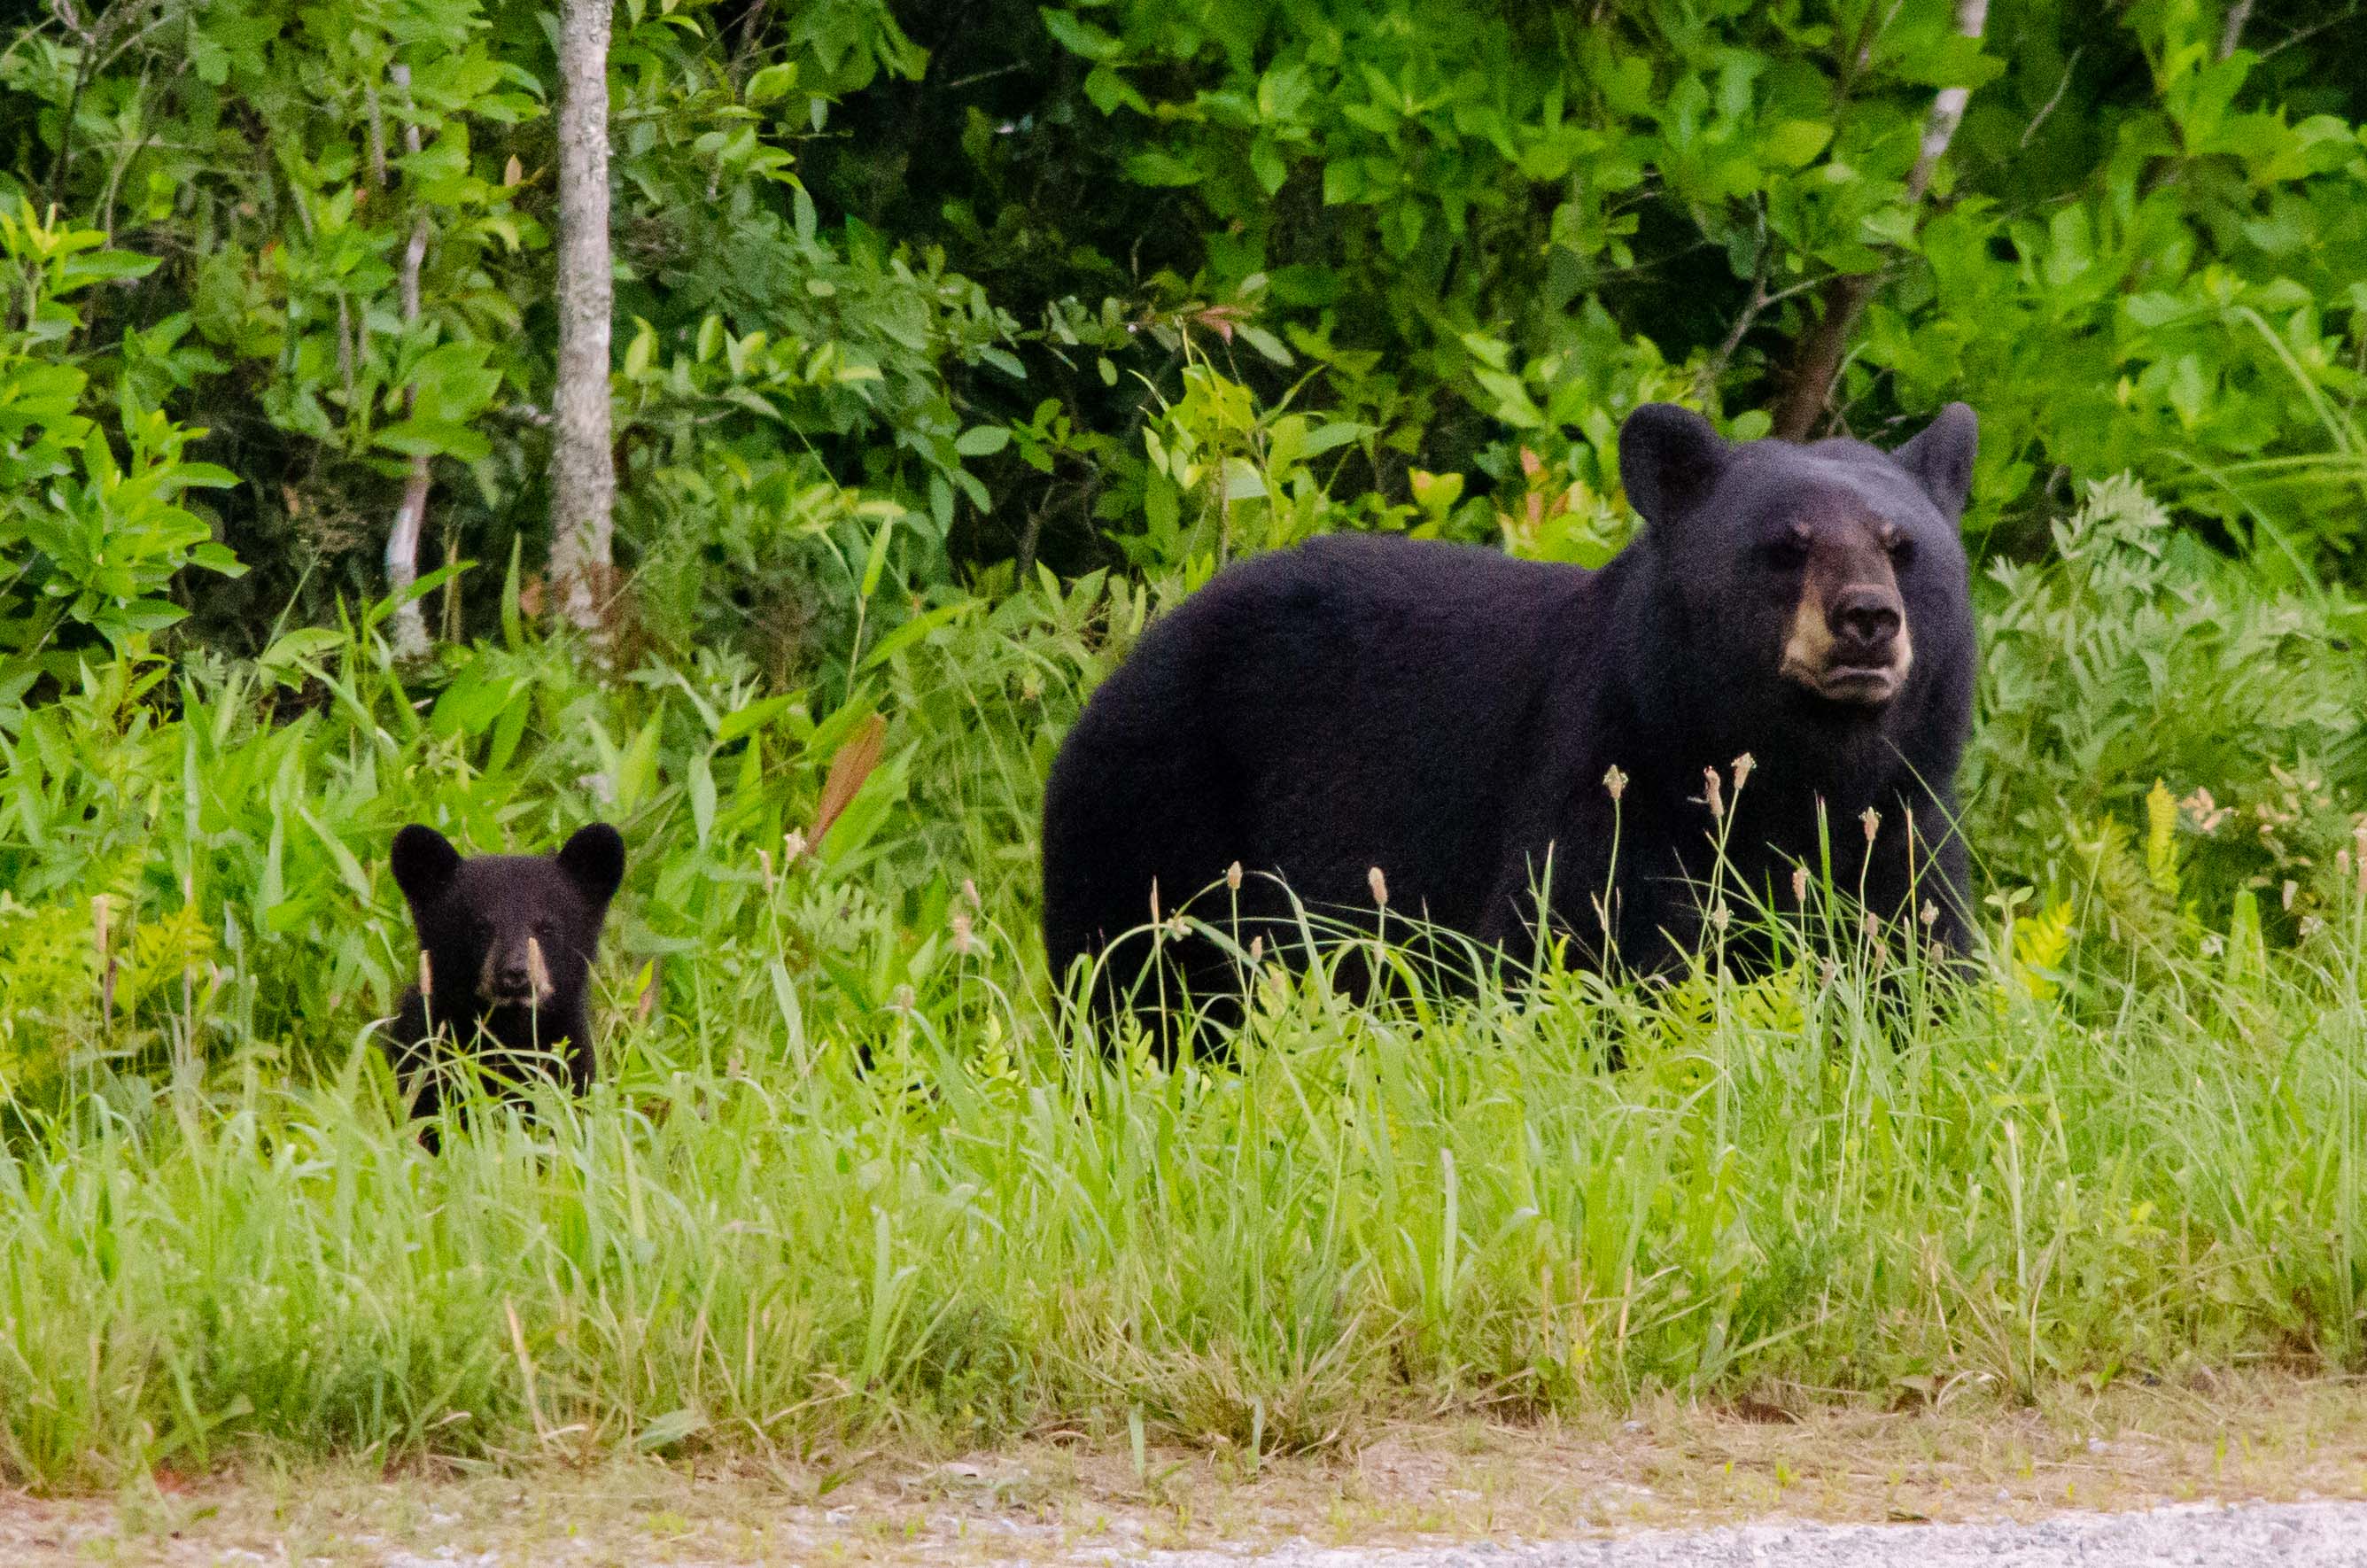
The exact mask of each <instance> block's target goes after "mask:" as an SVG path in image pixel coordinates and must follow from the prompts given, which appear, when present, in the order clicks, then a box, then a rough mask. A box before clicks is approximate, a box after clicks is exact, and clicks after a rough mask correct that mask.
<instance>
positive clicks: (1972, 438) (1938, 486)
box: [1890, 403, 1981, 522]
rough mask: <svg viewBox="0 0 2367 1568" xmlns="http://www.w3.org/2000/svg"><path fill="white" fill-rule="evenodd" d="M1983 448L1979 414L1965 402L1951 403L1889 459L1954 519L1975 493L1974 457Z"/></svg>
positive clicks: (1941, 511)
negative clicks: (1967, 498) (1966, 498)
mask: <svg viewBox="0 0 2367 1568" xmlns="http://www.w3.org/2000/svg"><path fill="white" fill-rule="evenodd" d="M1980 449H1981V420H1980V415H1976V414H1975V413H1974V412H1973V411H1972V409H1971V407H1970V406H1969V405H1967V404H1965V403H1950V404H1949V405H1948V406H1947V407H1945V408H1943V409H1942V410H1941V411H1940V417H1938V418H1937V419H1934V420H1933V421H1931V424H1929V425H1926V426H1923V431H1922V434H1920V435H1919V436H1917V437H1915V438H1914V439H1913V440H1911V441H1909V442H1908V443H1907V444H1906V445H1905V446H1903V447H1901V448H1899V449H1897V451H1895V452H1893V453H1891V454H1890V460H1891V461H1893V462H1895V463H1897V465H1898V466H1899V467H1901V468H1903V469H1905V470H1906V471H1907V472H1908V473H1909V474H1910V475H1912V476H1913V477H1914V480H1915V483H1918V484H1920V485H1921V486H1922V487H1923V494H1926V495H1929V496H1930V497H1931V505H1933V506H1937V507H1939V508H1940V515H1941V516H1942V517H1945V518H1947V519H1948V520H1949V521H1950V522H1954V521H1955V520H1956V519H1957V518H1958V517H1962V516H1964V512H1965V496H1967V495H1969V494H1972V489H1973V459H1974V458H1975V457H1976V456H1977V455H1979V452H1980Z"/></svg>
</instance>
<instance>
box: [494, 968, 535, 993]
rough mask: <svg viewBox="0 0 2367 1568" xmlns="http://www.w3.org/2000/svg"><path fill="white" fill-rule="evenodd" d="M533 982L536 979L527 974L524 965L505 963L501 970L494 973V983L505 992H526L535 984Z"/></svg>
mask: <svg viewBox="0 0 2367 1568" xmlns="http://www.w3.org/2000/svg"><path fill="white" fill-rule="evenodd" d="M533 980H534V977H533V976H532V975H530V974H528V973H527V967H526V965H525V964H524V963H508V962H504V964H503V965H502V966H501V968H499V969H497V970H495V971H493V982H494V983H495V984H497V985H499V986H500V987H501V988H502V989H503V990H504V991H509V992H518V991H524V990H525V989H526V988H527V986H528V985H530V984H532V983H533Z"/></svg>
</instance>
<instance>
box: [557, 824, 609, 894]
mask: <svg viewBox="0 0 2367 1568" xmlns="http://www.w3.org/2000/svg"><path fill="white" fill-rule="evenodd" d="M559 869H561V870H562V871H564V872H566V873H567V876H568V880H569V881H572V882H573V883H574V884H575V891H576V892H580V893H582V894H583V898H584V902H586V903H600V904H605V903H607V902H608V901H609V900H610V899H612V898H614V897H616V896H617V886H618V885H619V884H620V883H622V882H623V881H624V880H625V839H624V835H622V834H619V833H618V832H617V830H616V829H615V828H613V827H610V826H609V825H608V824H606V823H605V822H595V823H594V824H591V825H590V826H588V827H579V828H577V829H576V830H575V836H574V837H572V838H571V839H569V840H568V841H567V842H566V843H565V844H563V845H561V846H560V849H559Z"/></svg>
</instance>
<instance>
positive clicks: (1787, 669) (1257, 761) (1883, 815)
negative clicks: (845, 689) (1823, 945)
mask: <svg viewBox="0 0 2367 1568" xmlns="http://www.w3.org/2000/svg"><path fill="white" fill-rule="evenodd" d="M1975 446H1976V422H1975V419H1974V415H1973V412H1972V410H1971V409H1969V408H1967V407H1965V405H1963V404H1962V403H1955V404H1952V405H1950V406H1949V408H1948V409H1947V410H1946V411H1945V412H1943V413H1942V414H1941V415H1940V416H1939V417H1938V418H1937V419H1936V420H1934V421H1933V422H1932V424H1931V426H1929V427H1927V428H1926V429H1925V430H1924V431H1923V432H1922V433H1921V434H1920V435H1919V436H1917V437H1915V438H1914V439H1912V440H1910V441H1908V442H1907V443H1906V444H1905V445H1903V446H1901V447H1899V448H1898V449H1897V450H1895V451H1892V452H1887V453H1886V452H1883V451H1880V450H1877V449H1874V448H1873V447H1871V446H1867V445H1864V444H1863V443H1861V442H1858V441H1855V440H1850V439H1833V440H1824V441H1818V442H1815V443H1813V444H1808V445H1794V444H1791V443H1788V442H1784V441H1774V440H1763V441H1750V442H1744V443H1739V444H1738V443H1731V442H1728V441H1727V440H1725V439H1724V438H1723V437H1720V436H1719V435H1718V434H1717V432H1716V430H1715V429H1714V428H1713V427H1712V426H1711V425H1710V424H1709V422H1708V421H1707V420H1705V419H1704V418H1703V417H1702V416H1701V415H1697V414H1693V413H1691V412H1689V411H1688V410H1685V409H1682V408H1678V407H1674V406H1671V405H1668V404H1654V405H1651V406H1648V407H1645V408H1639V409H1637V411H1636V412H1635V413H1634V414H1633V415H1630V416H1629V417H1628V419H1627V422H1626V424H1625V426H1624V428H1623V429H1622V431H1621V433H1620V461H1619V468H1620V475H1621V478H1622V480H1623V482H1624V483H1625V486H1626V490H1627V494H1628V498H1629V500H1630V501H1631V502H1632V503H1633V504H1634V505H1635V506H1636V509H1637V511H1638V512H1639V513H1641V514H1642V516H1643V517H1644V519H1645V523H1646V527H1645V528H1644V530H1643V532H1642V533H1641V534H1640V535H1639V537H1638V538H1637V540H1636V542H1635V543H1633V544H1632V545H1630V546H1629V547H1628V548H1627V549H1626V550H1625V551H1622V552H1621V553H1620V554H1619V556H1618V557H1617V558H1616V559H1615V560H1614V561H1612V562H1610V563H1609V564H1608V565H1607V566H1605V567H1603V569H1602V570H1601V571H1599V572H1590V571H1585V570H1582V569H1580V568H1578V567H1574V566H1563V565H1554V564H1547V563H1544V562H1527V561H1517V560H1512V559H1510V558H1508V557H1506V556H1504V555H1502V554H1501V553H1498V552H1496V551H1490V550H1486V549H1481V548H1478V547H1471V546H1457V545H1450V544H1442V543H1433V542H1427V541H1420V540H1407V539H1402V538H1393V537H1378V536H1334V537H1331V538H1325V539H1318V540H1312V541H1310V542H1308V543H1307V544H1305V545H1302V546H1300V547H1298V548H1297V549H1294V550H1287V551H1278V552H1276V553H1274V554H1272V555H1267V556H1263V557H1260V558H1258V559H1255V560H1251V561H1248V562H1242V563H1240V564H1239V565H1235V566H1232V567H1229V568H1228V569H1226V570H1225V571H1223V572H1220V573H1219V574H1217V576H1216V577H1215V579H1213V580H1212V581H1211V582H1210V583H1209V584H1208V585H1207V586H1206V588H1204V589H1202V590H1201V591H1200V592H1199V593H1197V594H1195V595H1194V596H1193V597H1192V598H1191V599H1190V600H1188V601H1187V602H1186V603H1184V604H1183V606H1182V607H1181V608H1178V609H1176V610H1175V611H1174V612H1173V613H1172V614H1171V615H1169V616H1167V617H1166V618H1165V619H1162V620H1161V621H1160V622H1159V623H1158V624H1156V625H1154V626H1153V627H1151V628H1150V631H1147V632H1146V633H1145V634H1144V635H1143V638H1142V641H1141V642H1140V643H1139V644H1138V647H1137V648H1136V649H1135V651H1134V653H1132V655H1131V656H1130V657H1129V658H1128V659H1127V661H1126V663H1125V665H1123V666H1122V667H1121V668H1119V669H1118V670H1117V672H1116V674H1114V675H1112V676H1110V677H1109V679H1108V680H1107V681H1105V682H1104V684H1103V686H1102V687H1101V689H1100V690H1099V691H1097V692H1095V693H1094V695H1093V699H1092V700H1091V701H1090V702H1089V703H1087V704H1086V707H1085V710H1084V712H1083V713H1082V715H1081V716H1080V717H1079V719H1078V721H1077V723H1076V726H1075V728H1074V729H1073V730H1072V731H1071V732H1070V734H1069V736H1068V738H1067V740H1066V742H1065V743H1064V744H1063V745H1062V747H1061V749H1060V753H1059V757H1058V758H1057V759H1056V760H1055V762H1054V764H1053V767H1052V773H1051V778H1050V780H1049V782H1048V788H1047V791H1046V796H1045V805H1044V936H1045V945H1046V948H1047V949H1048V954H1049V956H1050V959H1051V962H1052V965H1053V970H1054V972H1055V974H1056V975H1059V976H1063V977H1065V975H1066V974H1067V973H1068V971H1069V970H1070V966H1071V965H1072V964H1073V963H1074V962H1075V961H1076V960H1079V959H1081V958H1089V957H1090V958H1095V959H1099V960H1101V981H1100V983H1099V985H1098V987H1097V990H1096V1006H1097V1007H1098V1008H1099V1009H1100V1010H1101V1011H1103V1012H1104V1013H1108V1012H1111V1011H1115V1010H1116V1009H1118V1008H1121V1007H1124V1006H1133V1007H1134V1008H1136V1009H1137V1010H1138V1011H1139V1012H1141V1013H1142V1014H1143V1015H1144V1016H1145V1017H1146V1020H1147V1021H1149V1022H1150V1023H1151V1024H1152V1025H1153V1027H1154V1028H1160V1029H1161V1030H1162V1032H1161V1036H1160V1038H1161V1043H1162V1045H1166V1046H1172V1044H1173V1041H1172V1039H1171V1038H1170V1037H1169V1036H1168V1035H1167V1034H1166V1033H1165V1032H1163V1026H1162V1024H1161V1013H1162V1011H1163V1010H1164V1009H1166V1008H1170V1007H1172V1006H1174V1004H1175V1003H1176V1002H1177V1001H1178V1000H1179V999H1180V998H1181V997H1183V995H1185V994H1189V995H1190V996H1191V997H1192V999H1193V1001H1194V1003H1195V1006H1205V1005H1206V1004H1208V1003H1211V1002H1213V1003H1214V1004H1216V1007H1217V1012H1218V1014H1219V1016H1223V1015H1224V1014H1225V1013H1226V1010H1227V1004H1228V1002H1229V1000H1232V999H1237V998H1238V996H1239V994H1240V970H1239V967H1238V963H1237V960H1235V959H1234V958H1233V957H1231V956H1230V955H1229V954H1228V953H1227V952H1226V951H1225V950H1224V949H1222V948H1221V947H1220V946H1218V945H1217V943H1215V942H1213V941H1210V940H1208V939H1207V938H1206V937H1202V936H1199V935H1197V934H1196V933H1187V932H1183V931H1180V930H1179V931H1176V932H1174V933H1172V934H1170V935H1168V936H1166V937H1163V938H1162V939H1161V941H1160V942H1159V943H1158V945H1157V946H1156V948H1155V949H1154V947H1153V944H1152V942H1151V940H1150V937H1149V936H1148V935H1147V934H1145V933H1144V930H1143V928H1144V927H1145V926H1147V925H1148V924H1149V923H1150V921H1151V919H1152V914H1153V909H1154V906H1156V908H1157V910H1158V913H1159V914H1160V915H1161V916H1165V915H1172V914H1173V913H1174V912H1175V911H1177V910H1178V909H1179V908H1181V907H1182V906H1183V905H1184V904H1185V903H1186V902H1187V901H1192V902H1191V909H1190V913H1191V914H1192V915H1194V916H1195V917H1196V918H1200V919H1205V920H1207V921H1210V922H1212V923H1217V924H1219V925H1223V924H1225V923H1229V922H1232V921H1234V920H1236V919H1238V921H1239V922H1240V924H1239V925H1237V926H1234V927H1233V932H1234V934H1235V935H1237V936H1238V937H1239V939H1240V945H1241V946H1243V947H1246V946H1247V945H1248V944H1249V942H1250V941H1251V937H1252V935H1253V934H1256V933H1259V932H1263V933H1264V934H1265V944H1266V947H1267V948H1268V949H1270V950H1271V949H1275V948H1276V947H1283V948H1291V947H1295V946H1296V945H1297V944H1296V938H1295V936H1294V933H1295V931H1296V925H1295V922H1294V921H1293V919H1292V910H1291V905H1290V903H1289V902H1288V898H1287V896H1286V895H1285V893H1284V892H1282V891H1281V889H1280V888H1279V887H1277V886H1276V884H1275V879H1277V878H1278V879H1279V880H1280V881H1281V882H1283V883H1285V884H1286V885H1287V887H1288V889H1289V892H1290V893H1292V894H1296V895H1297V899H1298V900H1300V901H1301V902H1302V903H1303V904H1304V906H1305V907H1306V909H1307V910H1308V912H1309V914H1311V915H1315V916H1317V917H1319V918H1323V919H1329V920H1332V921H1347V922H1350V923H1352V924H1354V925H1359V926H1363V927H1364V928H1365V929H1368V930H1369V929H1371V928H1372V926H1373V925H1374V923H1375V922H1376V919H1379V918H1382V916H1381V915H1380V912H1379V910H1378V909H1377V907H1376V905H1377V903H1378V901H1379V899H1380V898H1381V897H1382V896H1386V898H1387V918H1388V919H1391V920H1397V919H1399V918H1401V917H1411V918H1413V919H1416V920H1421V921H1424V922H1427V923H1428V924H1429V925H1430V926H1432V927H1433V928H1442V929H1444V931H1446V932H1450V933H1459V934H1461V935H1462V936H1464V937H1469V938H1471V939H1472V940H1473V941H1474V942H1476V943H1477V944H1478V945H1479V947H1481V948H1482V949H1498V950H1503V951H1508V952H1510V953H1512V954H1513V955H1515V956H1517V957H1521V958H1525V957H1527V956H1529V955H1530V954H1532V953H1535V951H1537V950H1538V939H1539V937H1540V936H1541V935H1542V936H1547V937H1554V938H1565V937H1566V938H1568V940H1569V949H1571V952H1572V956H1573V957H1575V958H1577V959H1578V960H1580V961H1586V962H1592V963H1598V964H1600V963H1607V962H1617V963H1619V964H1622V965H1624V966H1625V967H1628V968H1631V969H1639V970H1651V969H1661V968H1666V967H1668V966H1670V964H1672V963H1675V962H1678V961H1680V960H1682V957H1683V955H1684V954H1685V953H1686V952H1687V951H1688V950H1690V949H1693V947H1695V946H1696V944H1697V943H1698V941H1699V939H1700V937H1701V934H1702V933H1701V929H1700V927H1701V923H1702V921H1703V918H1704V912H1705V909H1711V908H1715V906H1716V902H1717V900H1718V899H1720V898H1729V899H1732V898H1738V896H1739V897H1748V898H1750V899H1753V900H1757V901H1761V902H1762V903H1766V904H1769V905H1772V907H1775V908H1778V909H1782V908H1787V907H1790V905H1791V899H1792V896H1793V888H1794V885H1795V876H1796V875H1797V874H1798V872H1799V870H1800V869H1803V868H1805V869H1807V870H1809V871H1810V872H1811V873H1813V874H1815V875H1817V876H1818V877H1819V878H1821V877H1822V875H1823V874H1824V868H1825V867H1826V865H1827V864H1828V862H1827V860H1826V856H1827V855H1829V857H1830V858H1829V865H1830V872H1831V876H1832V879H1833V882H1834V885H1835V886H1837V887H1838V888H1840V889H1841V890H1843V891H1845V892H1849V893H1851V894H1852V895H1856V896H1862V897H1863V900H1864V902H1865V903H1866V905H1867V907H1868V908H1869V909H1870V910H1872V911H1874V912H1875V913H1878V914H1880V915H1883V916H1885V917H1890V916H1894V915H1899V914H1901V913H1907V914H1910V915H1912V916H1914V917H1915V918H1916V919H1918V920H1920V922H1921V923H1922V925H1923V926H1928V927H1929V928H1930V930H1931V937H1933V938H1935V939H1936V940H1938V941H1941V942H1943V943H1945V944H1947V945H1948V946H1950V947H1951V948H1954V949H1958V950H1961V949H1962V948H1963V946H1964V944H1965V940H1966V932H1967V927H1966V924H1965V922H1966V916H1967V909H1966V904H1965V890H1966V881H1967V869H1966V857H1965V846H1964V845H1963V843H1962V841H1961V840H1960V839H1959V838H1958V837H1957V835H1956V834H1955V831H1954V819H1955V812H1954V780H1955V776H1956V765H1957V759H1958V756H1959V754H1960V753H1961V752H1962V750H1963V747H1964V743H1965V732H1966V729H1967V728H1968V726H1969V724H1970V722H1971V714H1972V702H1973V684H1974V672H1975V645H1974V629H1973V617H1972V606H1971V599H1970V595H1969V587H1968V583H1967V570H1966V564H1965V552H1964V549H1963V546H1962V543H1961V541H1960V540H1959V538H1958V535H1957V519H1958V517H1959V514H1960V513H1961V512H1962V510H1963V508H1964V504H1965V494H1966V491H1967V489H1968V488H1969V486H1970V483H1971V477H1972V467H1973V458H1974V451H1975ZM1745 756H1748V757H1749V758H1750V761H1749V762H1747V763H1745V762H1742V761H1740V759H1741V758H1743V757H1745ZM1721 844H1722V846H1723V848H1722V851H1721V848H1720V846H1721ZM1721 853H1722V855H1723V870H1722V871H1720V875H1721V876H1722V877H1723V879H1724V881H1723V882H1722V886H1723V888H1724V892H1723V893H1713V892H1711V891H1710V889H1711V886H1712V881H1711V879H1712V874H1713V872H1714V871H1719V870H1720V865H1721V862H1720V856H1721ZM1236 865H1238V866H1239V867H1240V869H1241V870H1242V872H1243V873H1245V874H1244V875H1243V876H1242V877H1241V878H1240V879H1239V883H1238V886H1227V885H1225V883H1226V882H1229V881H1233V880H1234V879H1232V878H1229V877H1228V874H1227V873H1228V869H1229V868H1230V867H1233V866H1236ZM1376 869H1378V871H1379V872H1380V873H1381V874H1380V875H1379V876H1378V877H1376V876H1375V875H1374V872H1375V870H1376ZM1220 879H1221V881H1220ZM1738 884H1739V885H1738ZM1540 888H1542V889H1544V890H1545V892H1546V905H1545V907H1544V909H1543V910H1542V911H1540V910H1539V908H1538V906H1537V901H1536V897H1535V892H1536V890H1538V889H1540ZM1540 917H1542V927H1543V928H1542V931H1541V930H1540ZM1129 933H1131V935H1129ZM1154 951H1155V953H1156V961H1155V962H1153V961H1150V960H1152V958H1153V954H1154ZM1233 1016H1236V1017H1237V1016H1238V1008H1237V1006H1235V1007H1234V1008H1233Z"/></svg>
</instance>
